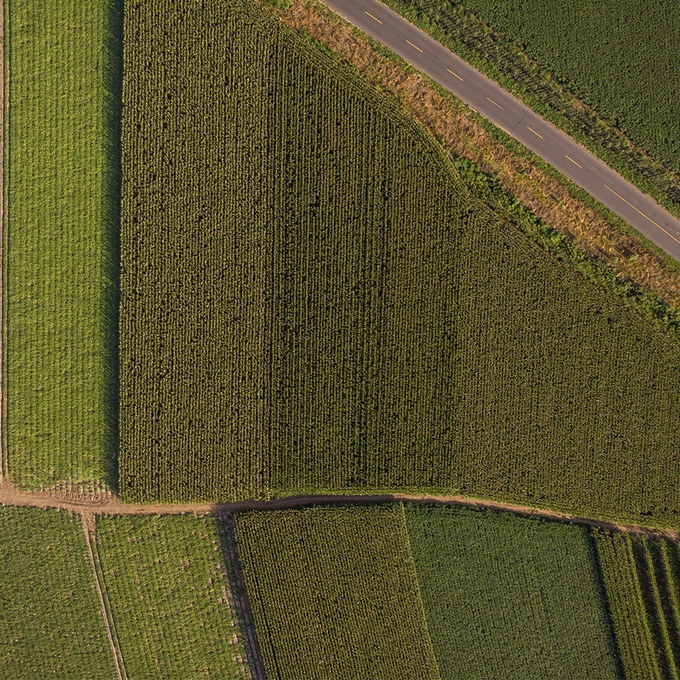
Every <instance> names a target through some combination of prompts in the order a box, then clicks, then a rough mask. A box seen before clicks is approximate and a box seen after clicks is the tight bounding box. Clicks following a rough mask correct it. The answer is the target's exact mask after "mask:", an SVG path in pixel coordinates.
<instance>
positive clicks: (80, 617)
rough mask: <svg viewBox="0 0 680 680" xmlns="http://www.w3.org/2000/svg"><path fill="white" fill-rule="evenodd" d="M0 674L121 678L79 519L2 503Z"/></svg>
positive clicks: (67, 679)
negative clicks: (114, 658) (115, 662)
mask: <svg viewBox="0 0 680 680" xmlns="http://www.w3.org/2000/svg"><path fill="white" fill-rule="evenodd" d="M0 563H1V564H2V571H1V572H0V574H1V575H0V677H2V678H8V679H9V678H58V679H59V680H73V678H91V679H92V680H111V678H114V677H116V669H115V667H114V661H113V655H112V653H111V648H110V646H109V642H108V640H107V637H106V630H105V627H104V619H103V618H102V613H101V607H100V604H99V599H98V597H97V593H96V591H95V581H94V575H93V573H92V566H91V564H90V559H89V557H88V553H87V548H86V544H85V537H84V535H83V527H82V524H81V522H80V518H79V517H71V516H69V515H68V514H67V513H65V512H62V513H58V512H55V511H54V510H42V509H37V508H13V507H4V506H0Z"/></svg>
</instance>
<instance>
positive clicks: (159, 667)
mask: <svg viewBox="0 0 680 680" xmlns="http://www.w3.org/2000/svg"><path fill="white" fill-rule="evenodd" d="M219 531H220V527H219V524H218V522H217V520H216V519H215V518H213V517H204V518H197V517H194V516H188V515H187V516H182V515H180V516H166V517H132V516H130V517H104V518H101V519H99V521H98V522H97V533H96V536H97V538H96V542H95V549H96V551H97V556H98V562H99V565H100V567H101V574H102V577H103V583H104V585H105V589H106V595H107V600H108V606H109V608H110V614H111V618H112V620H113V621H114V622H115V632H116V635H117V640H118V644H119V647H120V651H121V656H122V660H123V664H124V667H125V671H126V673H127V676H128V677H130V678H140V679H142V678H199V677H200V678H204V677H205V678H225V679H228V680H241V679H243V680H245V679H246V678H250V677H251V676H250V674H249V672H248V659H247V655H246V652H245V648H244V644H243V630H242V628H241V626H240V623H239V621H237V620H236V618H235V615H234V611H235V610H234V608H233V607H234V602H233V600H231V595H230V588H229V580H228V574H227V569H226V566H225V561H224V560H225V556H224V554H223V551H222V542H221V540H220V536H219Z"/></svg>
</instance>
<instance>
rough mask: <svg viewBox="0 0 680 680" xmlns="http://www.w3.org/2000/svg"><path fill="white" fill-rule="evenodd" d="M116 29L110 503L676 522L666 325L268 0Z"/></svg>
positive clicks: (155, 13) (677, 418)
mask: <svg viewBox="0 0 680 680" xmlns="http://www.w3.org/2000/svg"><path fill="white" fill-rule="evenodd" d="M125 35H126V36H127V39H128V40H129V45H134V49H131V48H130V47H127V48H126V50H125V66H126V71H125V73H126V76H125V82H124V92H123V99H124V103H125V107H126V108H125V116H124V119H123V177H124V182H123V202H122V234H121V241H122V243H121V248H122V284H121V285H122V289H121V296H122V307H121V465H120V472H121V482H120V485H121V490H122V493H123V496H124V498H125V499H126V500H141V499H145V500H180V499H182V500H191V499H202V500H227V499H235V498H247V497H253V496H267V495H290V494H297V493H310V492H324V491H341V490H352V491H363V492H366V491H376V490H382V489H391V490H394V489H401V490H410V491H423V490H427V491H435V492H436V491H445V492H462V493H467V494H470V495H481V496H486V497H491V498H498V499H504V500H511V501H516V502H520V503H527V504H531V505H539V506H549V507H554V508H558V509H563V510H567V511H571V512H577V513H579V514H586V515H590V516H596V517H597V516H606V517H609V518H612V517H616V518H619V519H626V520H629V521H638V522H640V521H643V522H644V523H646V524H665V525H671V526H675V525H679V522H680V517H679V515H678V508H680V489H679V488H678V486H677V484H675V483H674V481H673V480H675V479H677V478H678V477H679V476H680V455H678V454H679V453H680V442H679V441H678V438H677V436H676V433H677V431H678V428H679V427H680V394H679V393H678V390H677V385H678V384H680V347H679V346H678V343H677V342H675V341H674V340H673V339H672V337H671V336H669V335H665V334H663V333H662V332H661V331H659V330H658V329H656V328H655V327H653V325H652V324H651V323H649V322H648V321H647V320H646V319H645V318H643V317H642V316H641V315H639V314H638V313H637V312H635V311H634V310H632V309H630V308H628V307H626V306H625V305H624V304H623V303H622V302H621V301H620V300H619V299H617V298H615V297H613V296H611V295H610V294H608V293H607V291H606V290H604V289H602V288H600V287H598V285H596V284H593V283H591V282H588V281H586V280H584V279H583V278H582V277H581V276H580V275H579V274H578V273H576V272H574V271H571V270H569V269H568V268H566V267H565V266H564V265H562V264H560V263H558V262H557V261H555V260H554V259H552V258H551V257H550V256H548V255H547V254H546V253H545V252H543V251H541V250H540V249H539V248H537V247H536V246H535V245H533V244H532V243H531V242H530V241H529V240H528V239H527V238H526V237H525V236H523V235H522V234H521V233H519V232H518V231H516V230H515V229H514V228H513V227H511V226H510V225H509V224H507V223H506V222H504V221H503V220H501V219H500V218H497V217H495V216H494V215H493V214H492V213H491V212H489V211H488V210H486V209H485V208H484V207H483V206H482V205H480V204H479V203H477V202H476V201H475V200H474V199H472V198H471V197H470V195H469V193H468V192H467V190H466V188H465V186H464V185H463V183H462V182H461V181H460V178H459V176H458V175H457V174H456V172H455V170H454V169H453V167H452V166H451V165H450V164H449V162H448V161H447V160H446V159H445V158H444V156H443V155H442V152H441V150H440V148H439V147H438V146H437V145H436V143H435V142H434V141H433V140H432V139H431V138H430V137H429V136H428V135H427V134H426V133H425V132H424V131H422V130H421V129H420V128H418V127H417V126H415V124H413V123H412V122H410V121H409V119H407V118H406V117H405V116H404V115H403V114H402V113H401V112H400V111H399V109H398V108H397V107H396V105H395V104H394V103H393V102H391V101H390V100H389V99H387V98H386V97H383V96H382V95H380V94H379V93H377V92H375V91H373V90H371V89H370V88H368V87H367V86H366V85H365V84H364V83H363V82H362V81H361V80H360V79H359V78H357V77H355V76H354V75H353V74H352V73H351V72H350V71H349V70H348V69H347V68H346V67H344V66H343V65H342V64H338V63H337V62H334V61H333V60H332V59H330V58H329V57H327V56H326V55H324V54H323V53H321V52H320V51H319V50H317V49H316V48H314V47H313V46H310V45H309V44H308V43H307V42H304V41H303V40H302V39H301V38H299V37H298V36H296V35H295V34H294V33H292V32H291V31H289V30H288V29H286V28H285V27H284V26H282V25H281V24H280V23H278V21H277V20H276V19H274V18H273V16H272V15H270V14H269V13H268V12H267V10H266V9H264V8H262V7H260V6H258V5H256V4H255V3H250V2H246V0H230V1H229V2H219V3H218V2H206V3H204V4H203V5H202V6H198V5H195V4H194V3H188V2H187V1H186V0H182V1H181V2H178V3H175V4H173V5H172V7H170V6H169V5H167V6H166V0H157V1H156V2H152V3H144V4H142V5H139V6H136V7H133V8H131V9H130V12H128V14H127V15H126V28H125ZM140 46H141V47H140ZM225 54H228V55H229V58H228V59H225V58H224V55H225ZM258 60H259V61H258ZM225 84H228V85H229V87H224V85H225ZM159 87H160V88H161V89H162V92H163V96H157V92H158V88H159ZM139 158H144V159H146V160H145V163H143V164H142V163H139V162H138V159H139Z"/></svg>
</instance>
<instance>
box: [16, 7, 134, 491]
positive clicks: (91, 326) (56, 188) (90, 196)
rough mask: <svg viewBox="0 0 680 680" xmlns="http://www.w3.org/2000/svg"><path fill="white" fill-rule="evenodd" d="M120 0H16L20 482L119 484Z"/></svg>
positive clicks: (27, 485)
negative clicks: (115, 458) (116, 457)
mask: <svg viewBox="0 0 680 680" xmlns="http://www.w3.org/2000/svg"><path fill="white" fill-rule="evenodd" d="M119 6H120V2H119V1H118V0H45V1H44V2H40V3H36V2H33V0H13V1H12V2H11V3H9V5H8V7H9V11H8V15H7V14H6V17H5V18H6V20H7V19H8V21H7V23H8V25H7V26H6V34H7V38H8V45H9V87H10V92H11V97H10V99H11V104H10V110H9V134H8V138H9V153H8V162H7V166H6V171H7V174H8V219H7V223H6V225H5V228H6V230H7V234H6V243H7V246H8V255H7V258H8V259H7V264H8V270H9V296H8V331H7V333H8V336H7V337H8V349H7V353H8V400H9V412H8V436H9V468H10V475H11V478H12V480H13V481H14V482H15V483H16V484H18V485H19V486H21V487H23V488H30V489H34V488H39V487H59V486H63V485H64V484H67V485H70V484H76V485H80V484H85V485H88V486H94V487H95V488H96V487H99V486H101V483H102V482H103V483H105V484H106V485H108V486H110V487H111V486H115V469H114V464H113V456H114V453H115V448H116V431H117V423H116V419H117V416H116V413H117V406H116V404H117V330H116V329H117V304H118V302H117V300H118V294H117V266H118V265H117V261H118V255H117V224H118V195H119V172H118V166H119V160H118V159H119V154H118V144H119V142H118V140H119V133H118V127H119V123H118V116H119V111H118V107H119V104H118V102H119V94H118V92H119V78H120V71H119V68H118V64H119V62H120V22H121V17H120V14H119V10H120V7H119Z"/></svg>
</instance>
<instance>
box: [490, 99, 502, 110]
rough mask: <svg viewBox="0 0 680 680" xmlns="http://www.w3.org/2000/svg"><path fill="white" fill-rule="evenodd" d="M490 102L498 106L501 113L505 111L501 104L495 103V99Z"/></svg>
mask: <svg viewBox="0 0 680 680" xmlns="http://www.w3.org/2000/svg"><path fill="white" fill-rule="evenodd" d="M487 99H489V98H488V97H487ZM489 101H490V102H491V103H492V104H493V105H494V106H497V107H498V108H499V109H500V110H501V111H502V110H503V107H502V106H501V105H500V104H496V102H495V101H494V100H493V99H489Z"/></svg>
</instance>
